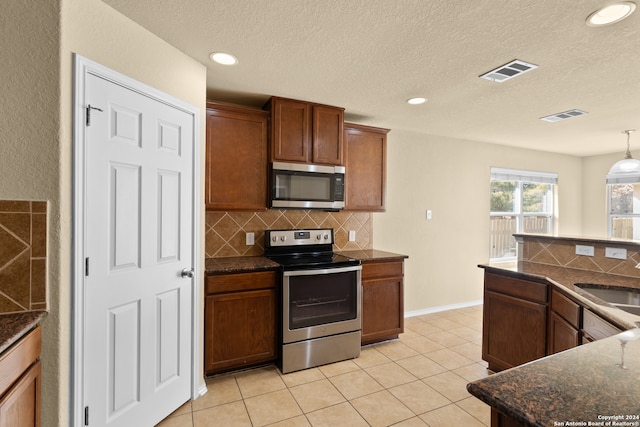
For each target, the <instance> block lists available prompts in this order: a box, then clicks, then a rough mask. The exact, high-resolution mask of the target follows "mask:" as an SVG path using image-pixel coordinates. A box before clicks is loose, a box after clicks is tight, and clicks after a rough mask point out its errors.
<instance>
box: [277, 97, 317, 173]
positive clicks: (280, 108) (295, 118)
mask: <svg viewBox="0 0 640 427" xmlns="http://www.w3.org/2000/svg"><path fill="white" fill-rule="evenodd" d="M268 108H269V109H270V110H271V118H272V122H271V160H272V161H273V160H275V161H290V162H303V163H306V162H309V161H310V157H311V156H310V153H309V147H310V145H311V127H310V122H311V105H310V104H309V103H307V102H303V101H296V100H293V99H282V98H272V99H271V100H270V104H269V107H268Z"/></svg>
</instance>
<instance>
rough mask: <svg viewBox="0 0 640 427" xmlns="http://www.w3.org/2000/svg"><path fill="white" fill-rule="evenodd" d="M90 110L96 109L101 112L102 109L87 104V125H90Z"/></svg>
mask: <svg viewBox="0 0 640 427" xmlns="http://www.w3.org/2000/svg"><path fill="white" fill-rule="evenodd" d="M91 110H98V111H100V112H101V113H102V109H101V108H98V107H94V106H92V105H91V104H89V105H87V123H86V124H87V126H91Z"/></svg>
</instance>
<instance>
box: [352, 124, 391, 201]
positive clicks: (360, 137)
mask: <svg viewBox="0 0 640 427" xmlns="http://www.w3.org/2000/svg"><path fill="white" fill-rule="evenodd" d="M388 132H389V129H381V128H374V127H370V126H362V125H355V124H351V123H345V126H344V134H345V153H346V155H345V169H346V177H345V184H346V190H345V194H346V207H345V209H346V210H358V211H368V212H381V211H384V210H385V192H386V170H387V133H388Z"/></svg>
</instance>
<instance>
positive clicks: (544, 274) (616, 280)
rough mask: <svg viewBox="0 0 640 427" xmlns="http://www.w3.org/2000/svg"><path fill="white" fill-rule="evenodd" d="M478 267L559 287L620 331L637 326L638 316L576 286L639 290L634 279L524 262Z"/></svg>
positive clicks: (639, 287) (639, 280)
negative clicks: (620, 328)
mask: <svg viewBox="0 0 640 427" xmlns="http://www.w3.org/2000/svg"><path fill="white" fill-rule="evenodd" d="M479 267H481V268H484V269H485V270H488V271H491V270H493V271H495V272H498V273H502V274H507V275H513V276H516V277H523V278H529V279H533V280H545V281H547V282H548V283H551V284H553V285H556V286H559V287H560V288H562V289H563V290H564V291H566V292H567V293H569V294H570V295H571V296H572V297H574V298H575V299H576V300H578V301H579V302H581V303H582V304H583V305H585V306H587V307H589V309H591V310H592V311H593V312H595V313H597V314H599V315H600V316H602V317H603V318H604V319H606V320H608V321H609V322H611V323H613V324H617V325H619V326H620V327H622V328H623V329H631V328H635V327H637V326H640V323H638V322H640V316H637V315H634V314H631V313H627V312H626V311H622V310H621V309H619V308H617V307H614V306H613V305H611V304H609V303H607V302H605V301H603V300H601V299H599V298H597V297H595V296H594V295H592V294H590V293H589V292H588V291H586V290H584V289H582V288H580V287H578V286H576V285H578V284H589V285H597V286H598V287H603V288H618V289H619V288H634V289H640V279H638V278H633V277H626V276H620V275H616V274H607V273H598V272H595V271H587V270H578V269H575V268H568V267H558V266H553V265H545V264H538V263H532V262H524V261H519V262H502V263H495V264H480V265H479Z"/></svg>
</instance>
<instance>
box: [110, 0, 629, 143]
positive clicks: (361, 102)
mask: <svg viewBox="0 0 640 427" xmlns="http://www.w3.org/2000/svg"><path fill="white" fill-rule="evenodd" d="M103 1H104V2H105V3H106V4H109V5H111V6H112V7H113V8H115V9H116V10H119V11H120V12H122V13H123V14H124V15H126V16H128V17H130V18H131V19H132V20H134V21H136V22H138V23H139V24H140V25H142V26H143V27H145V28H147V29H149V30H150V31H151V32H153V33H155V34H156V35H158V36H159V37H161V38H162V39H164V40H166V41H167V42H168V43H170V44H172V45H173V46H175V47H177V48H178V49H180V50H182V51H183V52H185V53H186V54H187V55H189V56H191V57H193V58H195V59H196V60H197V61H199V62H201V63H202V64H205V65H206V66H207V68H208V75H207V98H208V99H209V100H216V101H222V102H227V103H234V104H240V105H247V106H253V107H261V106H262V105H263V103H264V102H265V101H266V100H267V99H268V97H269V96H271V95H277V96H283V97H288V98H295V99H302V100H307V101H313V102H319V103H324V104H329V105H336V106H340V107H344V108H345V118H346V120H348V121H354V122H359V123H363V124H369V125H373V126H382V127H388V128H391V129H406V130H412V131H417V132H421V133H425V134H431V135H442V136H448V137H453V138H462V139H467V140H472V141H482V142H489V143H496V144H503V145H511V146H517V147H527V148H532V149H537V150H543V151H551V152H558V153H566V154H571V155H579V156H587V155H595V154H602V153H611V152H620V153H621V156H622V153H623V152H624V150H625V148H626V146H625V144H626V137H625V136H624V135H622V134H621V133H620V132H621V131H622V130H624V129H636V128H638V129H639V130H640V10H637V11H636V12H635V13H634V14H633V15H632V16H631V17H629V18H628V19H626V20H624V21H622V22H619V23H617V24H614V25H610V26H607V27H601V28H593V27H588V26H587V25H585V19H586V17H587V16H588V15H589V14H590V13H591V12H593V11H595V10H596V9H598V8H599V7H601V6H603V5H606V4H608V3H611V1H610V0H578V1H567V0H537V1H524V0H517V1H514V0H475V1H460V0H458V1H451V0H448V1H445V0H136V1H131V0H103ZM213 51H225V52H228V53H232V54H234V55H235V56H237V57H238V58H239V61H240V62H239V64H237V65H235V66H233V67H224V66H221V65H217V64H214V63H213V62H211V61H210V60H209V59H208V55H209V53H211V52H213ZM513 59H520V60H523V61H525V62H530V63H533V64H536V65H539V68H538V69H536V70H533V71H531V72H528V73H525V74H523V75H522V76H520V77H517V78H514V79H512V80H508V81H506V82H504V83H494V82H490V81H487V80H483V79H480V78H478V76H479V75H480V74H483V73H485V72H487V71H490V70H492V69H494V68H496V67H498V66H500V65H503V64H505V63H507V62H509V61H511V60H513ZM413 96H422V97H426V98H428V102H427V103H426V104H422V105H418V106H410V105H408V104H406V102H405V101H406V99H408V98H410V97H413ZM573 108H577V109H580V110H584V111H587V112H588V114H586V115H583V116H580V117H576V118H572V119H569V120H566V121H562V122H556V123H547V122H544V121H541V120H539V118H540V117H543V116H547V115H550V114H555V113H559V112H562V111H565V110H570V109H573ZM635 139H637V141H634V138H633V137H632V139H631V143H632V149H638V148H639V147H640V132H639V133H638V134H636V138H635Z"/></svg>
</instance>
